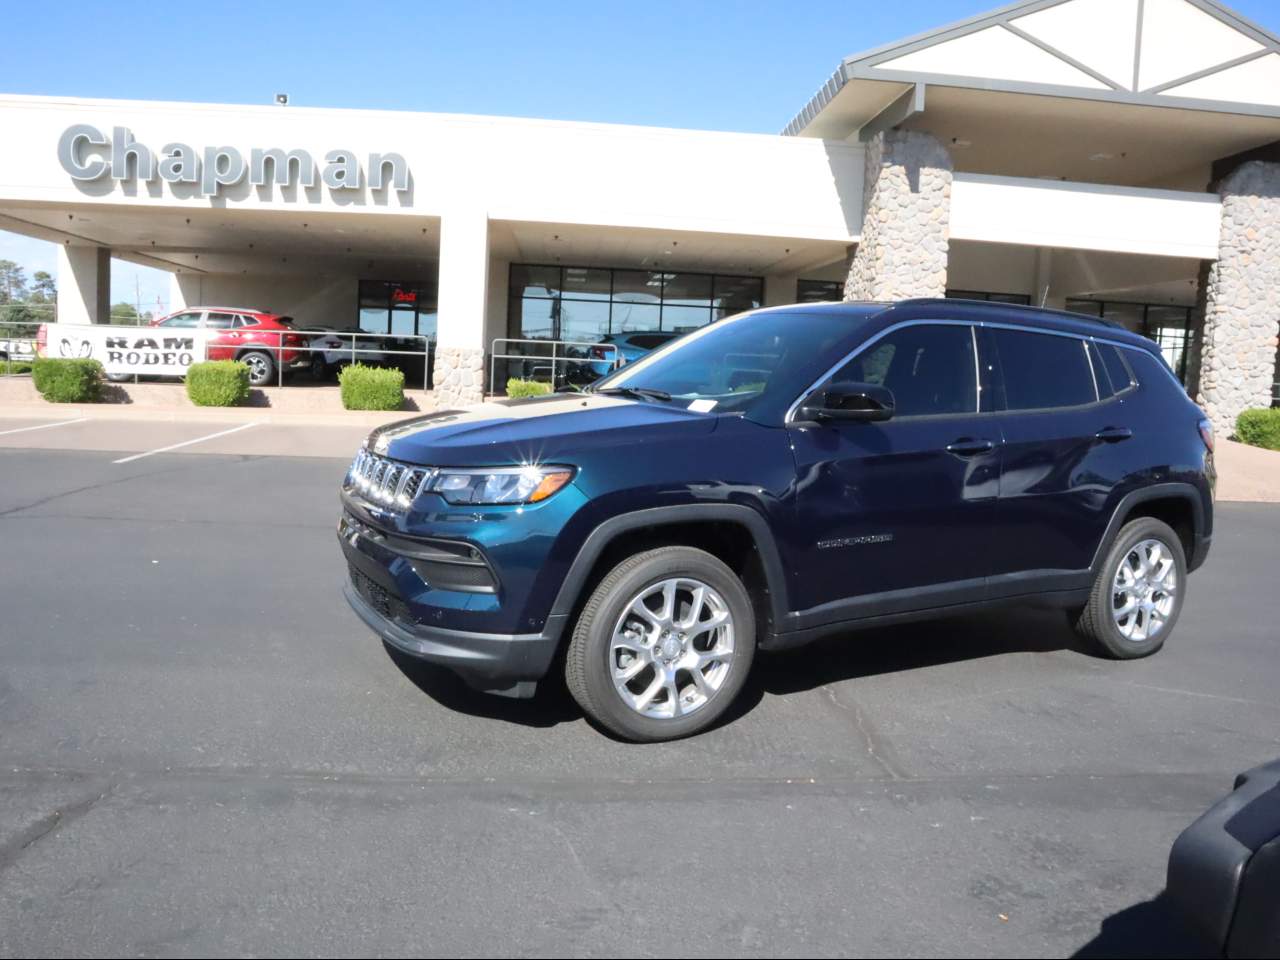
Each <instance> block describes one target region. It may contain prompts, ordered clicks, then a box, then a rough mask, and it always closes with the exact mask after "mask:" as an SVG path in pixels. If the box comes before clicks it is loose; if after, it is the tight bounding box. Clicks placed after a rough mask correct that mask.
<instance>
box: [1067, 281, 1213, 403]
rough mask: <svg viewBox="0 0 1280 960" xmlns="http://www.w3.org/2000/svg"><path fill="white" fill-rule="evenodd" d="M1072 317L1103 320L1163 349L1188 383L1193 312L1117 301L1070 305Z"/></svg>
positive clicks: (1179, 375)
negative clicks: (1188, 352)
mask: <svg viewBox="0 0 1280 960" xmlns="http://www.w3.org/2000/svg"><path fill="white" fill-rule="evenodd" d="M1067 309H1068V310H1070V311H1071V312H1072V313H1084V314H1088V315H1089V316H1091V317H1102V318H1103V319H1105V320H1109V321H1111V322H1112V323H1117V324H1119V325H1120V326H1122V327H1124V328H1125V329H1126V330H1132V331H1133V332H1134V333H1140V334H1142V335H1143V336H1144V337H1149V338H1150V339H1152V340H1154V341H1155V342H1156V343H1158V344H1159V345H1160V352H1161V353H1163V354H1164V358H1165V360H1166V361H1168V363H1169V366H1170V368H1172V370H1173V372H1174V373H1176V374H1177V375H1178V379H1179V380H1181V381H1182V382H1183V383H1186V382H1187V338H1188V336H1189V331H1190V327H1191V308H1190V307H1179V306H1173V305H1170V304H1164V303H1124V302H1118V301H1114V300H1083V299H1072V300H1068V301H1067Z"/></svg>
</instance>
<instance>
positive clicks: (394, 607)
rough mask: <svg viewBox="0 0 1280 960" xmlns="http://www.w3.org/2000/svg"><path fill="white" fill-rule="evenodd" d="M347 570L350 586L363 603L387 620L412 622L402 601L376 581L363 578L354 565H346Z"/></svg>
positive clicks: (363, 575)
mask: <svg viewBox="0 0 1280 960" xmlns="http://www.w3.org/2000/svg"><path fill="white" fill-rule="evenodd" d="M347 570H348V571H349V573H350V575H351V585H352V586H353V587H355V588H356V593H358V594H360V597H361V598H362V599H363V600H364V602H365V603H367V604H369V606H371V607H373V609H374V610H377V611H378V613H380V614H382V615H383V616H384V617H386V618H387V619H388V620H400V621H402V622H404V623H412V622H413V618H412V617H410V616H409V608H408V607H407V606H406V605H405V602H404V601H403V600H401V599H400V598H399V597H397V596H396V595H395V594H394V593H392V592H391V591H390V590H387V589H386V588H385V587H383V586H382V584H380V583H378V582H377V581H376V580H373V579H372V578H371V577H367V576H365V574H363V573H362V572H361V571H360V570H358V569H357V568H356V566H355V565H354V564H351V563H348V564H347Z"/></svg>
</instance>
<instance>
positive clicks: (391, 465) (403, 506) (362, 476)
mask: <svg viewBox="0 0 1280 960" xmlns="http://www.w3.org/2000/svg"><path fill="white" fill-rule="evenodd" d="M433 473H435V471H434V470H433V469H432V468H431V467H419V466H414V465H413V464H407V463H400V462H399V461H397V460H390V459H388V458H387V457H383V456H381V455H379V454H376V453H370V452H369V451H368V450H364V449H361V450H359V451H358V452H357V453H356V458H355V460H353V461H352V462H351V469H350V470H348V471H347V477H346V480H344V481H343V484H342V486H343V489H345V490H348V491H354V492H356V493H358V494H359V495H360V496H361V497H363V498H364V499H366V500H369V501H372V502H374V503H378V504H382V505H384V506H388V507H395V508H397V509H400V510H407V509H408V508H409V507H410V506H411V505H412V504H413V501H414V498H415V497H416V496H417V495H418V492H419V491H420V490H421V489H422V485H423V483H425V482H426V480H427V478H428V477H430V476H431V475H432V474H433Z"/></svg>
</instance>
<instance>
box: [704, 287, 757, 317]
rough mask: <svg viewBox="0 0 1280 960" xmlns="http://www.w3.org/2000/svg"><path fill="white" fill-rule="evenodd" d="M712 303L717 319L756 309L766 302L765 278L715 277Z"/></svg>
mask: <svg viewBox="0 0 1280 960" xmlns="http://www.w3.org/2000/svg"><path fill="white" fill-rule="evenodd" d="M713 289H714V294H713V296H712V298H711V305H712V306H713V307H714V308H715V314H716V316H715V318H716V319H717V320H720V319H723V318H724V317H731V316H733V315H734V314H735V313H743V312H745V311H747V310H754V309H755V308H756V307H758V306H760V305H761V304H763V303H764V280H763V279H762V278H761V277H715V278H714V283H713Z"/></svg>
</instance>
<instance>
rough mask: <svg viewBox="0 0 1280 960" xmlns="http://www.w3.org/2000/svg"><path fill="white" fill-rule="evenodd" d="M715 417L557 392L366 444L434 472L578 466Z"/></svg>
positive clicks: (424, 422)
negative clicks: (590, 454)
mask: <svg viewBox="0 0 1280 960" xmlns="http://www.w3.org/2000/svg"><path fill="white" fill-rule="evenodd" d="M716 419H717V418H716V417H714V416H709V415H707V414H703V413H691V412H689V411H688V410H686V409H684V407H682V406H681V405H680V404H679V402H678V401H677V402H674V403H664V402H662V401H645V400H629V399H626V398H623V397H602V396H597V395H592V394H581V393H577V394H556V395H554V396H549V397H531V398H528V399H519V400H494V401H490V402H488V403H482V404H480V405H479V406H475V407H471V408H469V409H466V410H441V411H438V412H436V413H430V414H427V415H426V416H423V417H414V418H413V419H412V420H402V421H400V422H399V423H393V424H388V425H387V426H385V427H380V428H378V429H377V430H375V431H374V432H373V433H372V434H370V435H369V441H368V445H369V448H370V449H371V450H373V451H374V452H375V453H381V454H383V455H385V456H388V457H391V458H392V459H395V460H402V461H405V462H408V463H420V464H426V465H429V466H444V467H471V466H503V465H507V464H521V463H555V462H569V463H572V462H573V458H574V456H575V454H578V453H581V452H585V451H599V450H602V449H606V448H610V447H630V446H632V445H634V444H635V443H637V442H641V441H644V440H647V439H650V438H651V437H656V436H659V435H662V436H671V435H672V434H673V433H678V434H684V435H691V434H699V433H710V432H711V431H712V430H714V429H715V424H716Z"/></svg>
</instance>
